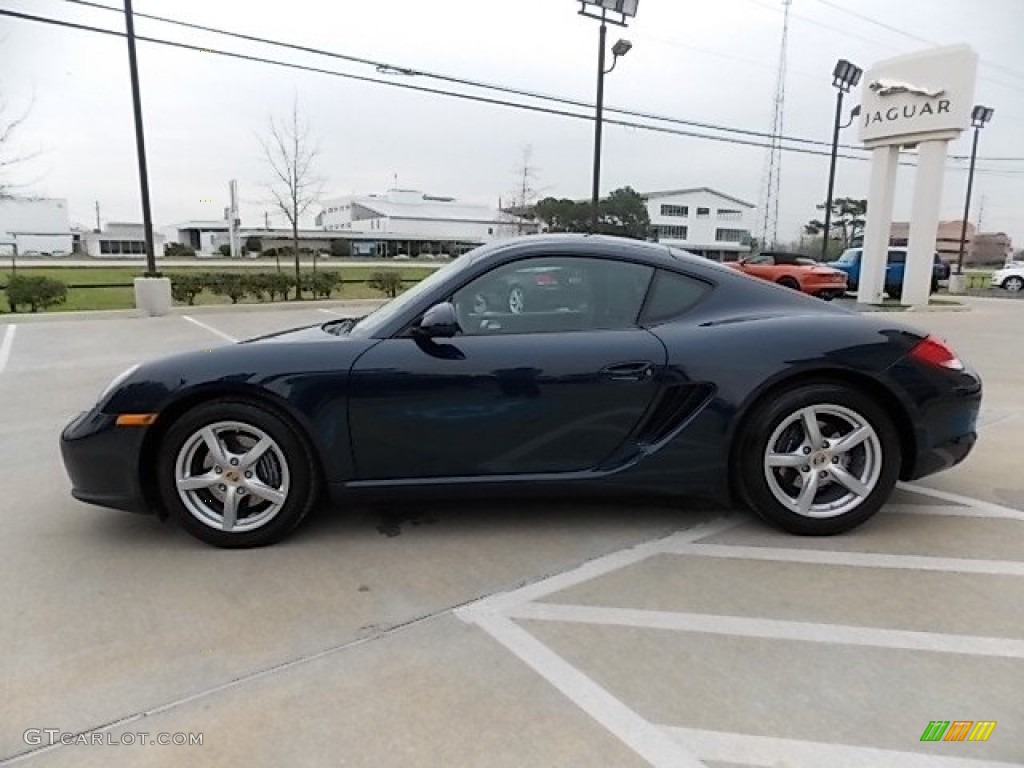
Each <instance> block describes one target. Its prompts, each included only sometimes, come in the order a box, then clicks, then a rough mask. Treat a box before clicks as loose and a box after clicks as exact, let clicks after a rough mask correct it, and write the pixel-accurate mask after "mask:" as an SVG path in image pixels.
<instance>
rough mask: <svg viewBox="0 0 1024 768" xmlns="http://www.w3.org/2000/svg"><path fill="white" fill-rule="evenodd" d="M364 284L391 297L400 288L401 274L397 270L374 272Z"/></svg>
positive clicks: (393, 296) (396, 293)
mask: <svg viewBox="0 0 1024 768" xmlns="http://www.w3.org/2000/svg"><path fill="white" fill-rule="evenodd" d="M366 284H367V285H369V286H370V287H371V288H374V289H376V290H378V291H380V292H381V293H383V294H384V295H385V296H387V297H388V298H389V299H393V298H395V296H397V295H398V292H399V291H400V290H402V276H401V275H400V274H399V273H398V272H374V273H373V274H372V275H370V279H369V280H367V281H366Z"/></svg>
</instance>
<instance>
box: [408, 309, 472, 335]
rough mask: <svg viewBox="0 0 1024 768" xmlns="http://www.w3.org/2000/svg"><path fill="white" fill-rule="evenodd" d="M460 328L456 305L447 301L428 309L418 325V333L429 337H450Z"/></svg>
mask: <svg viewBox="0 0 1024 768" xmlns="http://www.w3.org/2000/svg"><path fill="white" fill-rule="evenodd" d="M460 330H462V329H461V328H460V327H459V321H458V318H457V317H456V315H455V307H454V306H453V305H452V304H451V303H449V302H447V301H445V302H442V303H441V304H435V305H434V306H432V307H431V308H430V309H428V310H427V311H426V313H425V314H424V315H423V319H422V320H420V324H419V325H418V326H417V327H416V333H417V334H418V335H420V336H424V337H426V338H428V339H450V338H451V337H452V336H454V335H455V334H456V333H458V332H459V331H460Z"/></svg>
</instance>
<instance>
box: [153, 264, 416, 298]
mask: <svg viewBox="0 0 1024 768" xmlns="http://www.w3.org/2000/svg"><path fill="white" fill-rule="evenodd" d="M168 277H170V279H171V295H172V296H173V297H174V300H175V301H180V302H184V303H186V304H189V305H192V304H194V303H195V300H196V296H198V295H199V294H200V293H202V292H203V291H209V292H210V293H212V294H214V295H215V296H227V297H228V298H229V299H231V303H232V304H237V303H238V302H239V301H240V300H241V299H243V298H245V297H246V296H251V297H252V298H254V299H256V301H267V300H269V301H275V300H277V299H280V300H284V299H287V298H288V294H289V293H291V292H293V291H294V290H295V275H292V274H289V273H287V272H200V273H190V274H170V275H168ZM366 282H367V285H369V286H370V287H371V288H375V289H376V290H379V291H380V292H381V293H383V294H384V295H385V296H388V297H392V298H393V297H394V296H397V295H398V292H399V291H400V290H401V288H402V276H401V275H400V274H399V273H398V272H374V273H373V274H371V275H370V279H369V280H367V281H366ZM342 283H343V279H342V275H341V274H340V273H339V272H336V271H333V270H330V271H322V272H306V273H303V275H302V278H301V285H300V286H299V288H300V291H301V293H303V294H312V296H313V297H314V298H317V299H329V298H331V295H332V294H333V293H335V292H338V293H340V292H341V290H342Z"/></svg>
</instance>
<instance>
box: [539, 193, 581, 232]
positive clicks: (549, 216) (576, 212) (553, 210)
mask: <svg viewBox="0 0 1024 768" xmlns="http://www.w3.org/2000/svg"><path fill="white" fill-rule="evenodd" d="M533 214H534V215H535V216H536V217H537V218H538V219H539V220H540V221H542V222H543V223H544V226H545V227H546V228H547V230H548V231H549V232H587V231H588V230H589V228H590V204H589V203H578V202H576V201H575V200H570V199H568V198H564V197H563V198H562V199H560V200H559V199H557V198H554V197H545V198H544V199H543V200H541V201H539V202H538V203H537V205H536V206H534V208H533Z"/></svg>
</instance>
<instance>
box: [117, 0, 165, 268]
mask: <svg viewBox="0 0 1024 768" xmlns="http://www.w3.org/2000/svg"><path fill="white" fill-rule="evenodd" d="M124 22H125V31H126V33H127V35H126V36H127V38H128V70H129V74H130V75H131V81H132V109H133V111H134V113H135V148H136V150H137V151H138V155H139V189H140V192H141V194H142V227H143V229H144V230H145V233H146V277H157V276H158V275H159V273H158V272H157V271H156V254H155V253H154V252H153V251H154V249H153V213H152V211H151V210H150V207H149V170H148V169H147V167H146V138H145V130H144V128H143V125H142V96H141V95H140V93H139V62H138V59H137V58H136V55H135V17H134V15H133V14H132V0H124Z"/></svg>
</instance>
